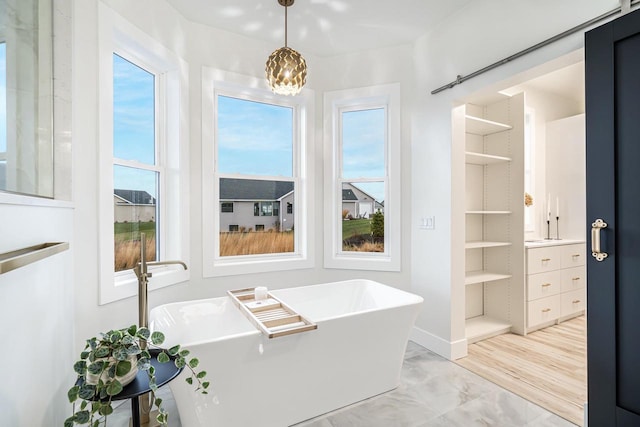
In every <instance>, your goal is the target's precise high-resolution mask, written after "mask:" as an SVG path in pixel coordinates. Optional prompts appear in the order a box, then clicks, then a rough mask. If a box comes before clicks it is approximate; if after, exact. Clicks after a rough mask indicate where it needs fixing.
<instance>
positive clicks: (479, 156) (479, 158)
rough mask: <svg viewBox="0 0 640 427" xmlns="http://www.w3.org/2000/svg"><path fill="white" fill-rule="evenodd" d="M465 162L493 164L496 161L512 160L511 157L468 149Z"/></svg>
mask: <svg viewBox="0 0 640 427" xmlns="http://www.w3.org/2000/svg"><path fill="white" fill-rule="evenodd" d="M464 154H465V162H466V163H467V164H470V165H493V164H496V163H506V162H510V161H511V159H510V158H509V157H502V156H494V155H491V154H483V153H474V152H473V151H466V152H465V153H464Z"/></svg>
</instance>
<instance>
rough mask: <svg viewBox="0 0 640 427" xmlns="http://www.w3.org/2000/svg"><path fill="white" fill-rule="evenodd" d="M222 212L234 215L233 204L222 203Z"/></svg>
mask: <svg viewBox="0 0 640 427" xmlns="http://www.w3.org/2000/svg"><path fill="white" fill-rule="evenodd" d="M220 212H225V213H233V203H229V202H227V203H225V202H222V203H220Z"/></svg>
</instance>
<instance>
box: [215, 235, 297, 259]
mask: <svg viewBox="0 0 640 427" xmlns="http://www.w3.org/2000/svg"><path fill="white" fill-rule="evenodd" d="M293 246H294V243H293V232H290V231H285V232H282V233H278V232H273V231H266V232H251V233H220V256H232V255H259V254H278V253H283V252H293V250H294V247H293Z"/></svg>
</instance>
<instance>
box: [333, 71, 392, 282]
mask: <svg viewBox="0 0 640 427" xmlns="http://www.w3.org/2000/svg"><path fill="white" fill-rule="evenodd" d="M381 107H383V108H385V117H386V121H387V123H386V135H385V148H384V150H385V176H384V183H385V197H384V216H385V251H384V252H383V253H375V252H350V251H343V250H342V234H341V233H342V224H341V221H342V214H341V212H342V184H343V183H354V184H356V185H357V184H358V182H373V181H375V182H380V179H378V178H379V177H375V179H373V178H369V177H360V178H343V177H342V169H341V168H342V127H341V124H342V113H343V112H347V111H361V110H371V109H375V108H381ZM400 108H401V107H400V84H399V83H391V84H385V85H376V86H369V87H363V88H357V89H346V90H338V91H331V92H325V94H324V139H325V143H324V156H325V170H324V177H325V178H324V191H325V194H326V195H327V198H328V199H329V200H330V201H329V203H325V209H324V214H325V227H324V228H325V239H324V242H325V243H324V254H325V256H324V267H325V268H331V269H333V268H336V269H349V270H373V271H400V266H401V226H400V222H401V217H400V214H401V209H400V200H401V195H400V192H401V182H400V180H401V172H400V164H401V163H400V154H401V152H400V145H401V132H400V126H401V113H400ZM379 202H380V201H379Z"/></svg>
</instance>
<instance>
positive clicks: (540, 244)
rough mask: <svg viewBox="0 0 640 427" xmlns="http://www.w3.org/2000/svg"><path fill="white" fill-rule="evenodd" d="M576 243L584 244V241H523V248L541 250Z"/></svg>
mask: <svg viewBox="0 0 640 427" xmlns="http://www.w3.org/2000/svg"><path fill="white" fill-rule="evenodd" d="M576 243H585V241H584V240H574V239H560V240H554V239H551V240H547V239H535V240H525V241H524V247H525V248H541V247H546V246H561V245H575V244H576Z"/></svg>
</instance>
